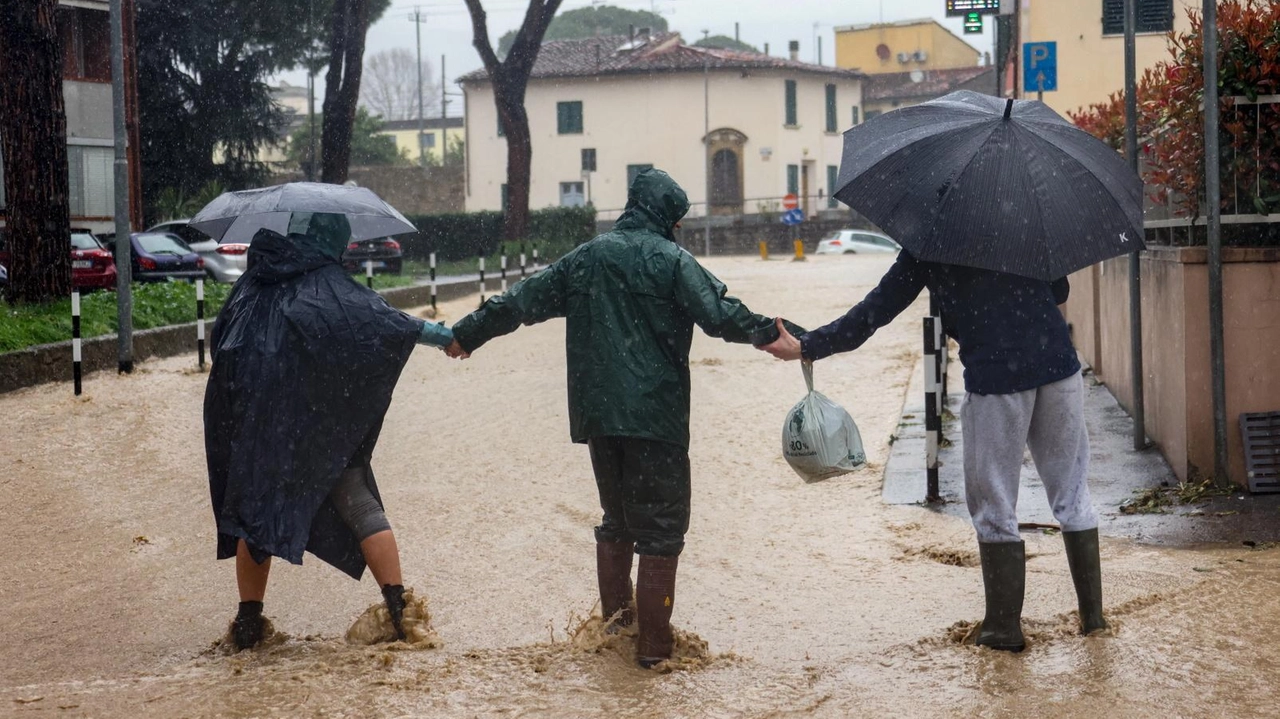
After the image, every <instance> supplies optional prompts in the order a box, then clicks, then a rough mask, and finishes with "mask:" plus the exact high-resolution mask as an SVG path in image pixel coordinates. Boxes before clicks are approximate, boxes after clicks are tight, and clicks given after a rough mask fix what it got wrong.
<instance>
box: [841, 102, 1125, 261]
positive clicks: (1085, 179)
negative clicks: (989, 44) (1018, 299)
mask: <svg viewBox="0 0 1280 719" xmlns="http://www.w3.org/2000/svg"><path fill="white" fill-rule="evenodd" d="M837 188H838V189H837V190H836V192H835V197H836V199H838V200H840V201H842V202H844V203H845V204H847V205H849V206H850V207H852V208H853V209H855V210H857V211H858V212H859V213H861V214H862V215H863V216H865V217H866V218H867V219H869V220H871V221H872V222H874V223H875V224H877V225H879V226H880V228H881V229H883V230H884V231H885V232H887V233H888V234H889V235H890V236H891V237H893V238H894V239H895V240H897V241H898V243H899V244H901V245H902V246H903V247H904V248H906V249H907V250H908V251H909V252H911V254H912V255H914V256H915V257H917V258H919V259H921V260H927V261H931V262H942V263H947V264H954V265H965V266H969V267H979V268H983V269H988V270H995V271H997V272H1009V273H1013V274H1017V275H1022V276H1024V277H1032V278H1036V279H1042V280H1055V279H1058V278H1059V277H1065V276H1066V275H1068V274H1070V273H1072V272H1075V271H1076V270H1079V269H1082V268H1084V267H1088V266H1089V265H1092V264H1094V263H1097V262H1101V261H1102V260H1105V259H1109V258H1111V257H1115V256H1117V255H1121V254H1125V253H1128V252H1132V251H1134V250H1139V249H1142V248H1143V242H1142V235H1143V233H1142V180H1141V178H1139V177H1138V176H1137V175H1136V174H1135V173H1134V172H1133V171H1132V170H1131V169H1129V166H1128V164H1127V163H1126V161H1125V159H1124V158H1123V157H1122V156H1121V155H1120V153H1118V152H1116V151H1115V150H1113V149H1112V148H1111V147H1109V146H1107V145H1106V144H1104V143H1103V142H1102V141H1100V140H1098V139H1096V138H1094V137H1093V136H1092V135H1090V134H1088V133H1086V132H1084V131H1083V130H1081V129H1079V128H1077V127H1076V126H1074V125H1072V124H1071V123H1069V122H1067V121H1066V120H1064V119H1063V118H1062V117H1061V116H1059V115H1058V114H1057V113H1055V112H1054V111H1053V110H1051V109H1050V108H1049V107H1048V106H1046V105H1045V104H1044V103H1041V102H1035V101H1023V100H1004V99H1001V98H998V97H992V96H990V95H981V94H978V93H975V92H970V91H967V90H964V91H960V92H953V93H951V94H949V95H946V96H945V97H941V98H939V99H937V100H932V101H930V102H926V103H923V104H921V105H915V106H912V107H906V108H903V109H900V110H894V111H893V112H889V113H886V114H884V115H881V116H880V117H877V118H874V119H872V120H868V121H867V122H866V123H864V124H862V125H859V126H857V127H854V128H853V129H851V130H849V131H847V132H846V133H845V134H844V155H843V158H842V161H841V163H840V176H839V181H838V183H837Z"/></svg>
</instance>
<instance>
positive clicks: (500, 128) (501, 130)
mask: <svg viewBox="0 0 1280 719" xmlns="http://www.w3.org/2000/svg"><path fill="white" fill-rule="evenodd" d="M506 136H507V130H506V128H504V127H503V126H502V115H498V137H506Z"/></svg>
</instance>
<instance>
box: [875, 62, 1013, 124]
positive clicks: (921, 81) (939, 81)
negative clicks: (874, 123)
mask: <svg viewBox="0 0 1280 719" xmlns="http://www.w3.org/2000/svg"><path fill="white" fill-rule="evenodd" d="M957 90H972V91H974V92H981V93H983V94H985V95H995V94H997V92H996V90H997V87H996V68H995V66H993V65H985V66H981V67H960V68H953V69H950V70H911V71H910V72H893V73H883V74H880V75H872V76H871V77H870V78H868V79H867V81H866V85H865V87H863V90H862V107H863V110H864V112H865V115H866V117H867V119H870V118H873V117H875V116H876V115H880V114H882V113H885V112H889V111H891V110H896V109H898V108H899V107H910V106H911V105H919V104H920V103H922V102H928V101H929V100H934V99H937V98H939V97H942V96H943V95H946V94H947V93H949V92H956V91H957Z"/></svg>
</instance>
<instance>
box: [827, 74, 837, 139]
mask: <svg viewBox="0 0 1280 719" xmlns="http://www.w3.org/2000/svg"><path fill="white" fill-rule="evenodd" d="M836 125H837V120H836V86H835V85H827V132H835V131H836Z"/></svg>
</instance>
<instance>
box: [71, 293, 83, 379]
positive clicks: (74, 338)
mask: <svg viewBox="0 0 1280 719" xmlns="http://www.w3.org/2000/svg"><path fill="white" fill-rule="evenodd" d="M80 378H81V374H80V290H79V289H74V288H73V289H72V290H71V384H72V387H73V389H74V391H75V393H76V396H77V397H79V396H80Z"/></svg>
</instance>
